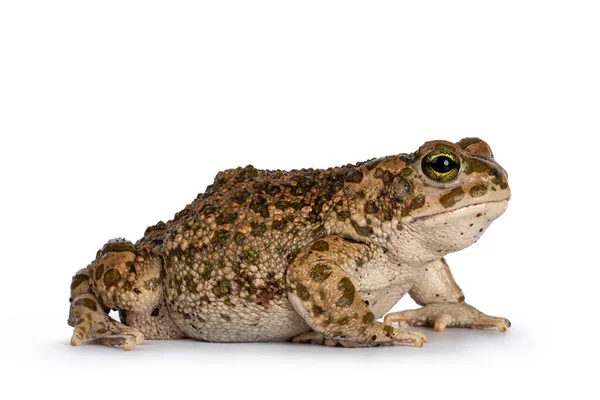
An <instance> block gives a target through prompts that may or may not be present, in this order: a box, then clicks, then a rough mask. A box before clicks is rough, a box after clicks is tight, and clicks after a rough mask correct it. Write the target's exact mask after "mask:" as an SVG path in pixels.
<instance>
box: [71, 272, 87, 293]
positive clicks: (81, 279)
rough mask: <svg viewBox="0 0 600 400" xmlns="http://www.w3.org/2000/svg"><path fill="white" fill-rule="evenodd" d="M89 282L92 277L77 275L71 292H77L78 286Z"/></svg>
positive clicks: (72, 282)
mask: <svg viewBox="0 0 600 400" xmlns="http://www.w3.org/2000/svg"><path fill="white" fill-rule="evenodd" d="M89 280H90V277H89V276H87V275H85V274H79V275H75V276H74V277H73V280H72V281H71V291H73V290H75V289H76V288H77V286H79V285H81V284H82V283H83V282H87V281H89Z"/></svg>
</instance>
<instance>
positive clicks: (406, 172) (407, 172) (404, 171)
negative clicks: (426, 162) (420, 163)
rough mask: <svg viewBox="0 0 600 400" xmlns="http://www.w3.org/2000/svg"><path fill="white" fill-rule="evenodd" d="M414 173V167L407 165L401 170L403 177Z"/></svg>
mask: <svg viewBox="0 0 600 400" xmlns="http://www.w3.org/2000/svg"><path fill="white" fill-rule="evenodd" d="M414 173H415V171H413V169H412V168H409V167H406V168H402V170H401V171H400V176H401V177H403V178H406V177H408V176H411V175H412V174H414Z"/></svg>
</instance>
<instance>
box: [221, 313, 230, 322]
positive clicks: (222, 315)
mask: <svg viewBox="0 0 600 400" xmlns="http://www.w3.org/2000/svg"><path fill="white" fill-rule="evenodd" d="M219 315H220V316H221V318H222V319H224V320H225V321H227V322H230V321H231V317H230V316H229V315H227V314H219Z"/></svg>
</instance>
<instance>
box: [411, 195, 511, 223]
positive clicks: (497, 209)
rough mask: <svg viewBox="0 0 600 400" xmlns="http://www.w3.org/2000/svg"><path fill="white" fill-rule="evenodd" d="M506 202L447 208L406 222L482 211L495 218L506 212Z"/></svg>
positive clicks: (489, 202)
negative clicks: (484, 210) (485, 210)
mask: <svg viewBox="0 0 600 400" xmlns="http://www.w3.org/2000/svg"><path fill="white" fill-rule="evenodd" d="M508 200H509V198H507V199H503V200H494V201H485V202H480V203H473V204H469V205H466V206H461V207H457V208H449V209H445V210H440V211H436V212H432V213H430V214H424V215H419V216H417V217H409V218H408V220H409V221H413V222H415V221H422V220H425V219H429V218H434V217H436V216H440V215H452V214H463V213H464V214H470V213H478V212H480V211H481V210H482V209H487V210H488V212H489V213H491V214H492V215H493V216H494V218H497V217H499V216H500V215H502V214H503V213H504V211H506V208H507V207H508Z"/></svg>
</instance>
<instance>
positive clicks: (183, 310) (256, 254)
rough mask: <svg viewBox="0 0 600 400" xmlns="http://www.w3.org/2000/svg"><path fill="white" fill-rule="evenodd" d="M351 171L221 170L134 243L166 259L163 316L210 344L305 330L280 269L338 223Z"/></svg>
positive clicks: (281, 337) (277, 336)
mask: <svg viewBox="0 0 600 400" xmlns="http://www.w3.org/2000/svg"><path fill="white" fill-rule="evenodd" d="M355 169H356V166H351V165H348V166H345V167H338V168H332V169H328V170H312V169H309V170H295V171H290V172H284V171H262V170H257V169H255V168H254V167H252V166H248V167H245V168H237V169H231V170H227V171H224V172H220V173H219V174H218V175H217V176H216V178H215V182H214V184H213V185H211V186H209V187H208V188H207V191H206V193H203V194H200V195H199V196H198V197H197V199H196V200H195V201H194V202H193V203H191V204H189V205H188V206H187V207H186V208H185V209H184V210H183V211H181V212H179V213H178V214H177V215H176V216H175V219H174V220H173V221H171V222H168V223H167V224H164V223H159V224H158V225H155V226H154V227H151V228H149V229H148V230H147V231H146V234H145V236H144V238H143V239H142V240H141V241H140V242H139V243H138V244H136V246H137V247H138V248H145V249H147V250H148V251H149V252H151V253H155V254H160V255H162V257H163V260H164V269H165V273H166V276H165V281H164V283H165V286H164V288H165V296H166V304H167V307H168V309H169V314H170V315H171V317H172V318H173V321H174V322H175V323H176V325H177V326H179V328H180V329H182V330H183V332H184V333H185V335H187V336H189V337H192V338H197V339H202V340H209V341H257V340H269V341H270V340H285V339H289V338H290V337H291V336H293V335H295V334H298V333H301V332H304V331H308V330H310V328H309V327H308V325H306V323H305V322H304V321H303V319H302V318H301V317H300V316H299V315H298V314H297V313H296V312H294V310H293V309H292V307H291V305H290V303H289V302H288V299H287V296H286V290H285V287H286V285H285V271H286V268H287V265H288V264H289V262H290V260H291V259H292V258H293V257H294V255H295V254H296V252H297V251H298V250H299V249H301V248H302V247H303V246H305V245H306V244H307V243H309V242H311V241H313V240H315V239H318V238H320V237H324V236H326V235H327V234H328V232H327V229H326V226H325V224H324V222H325V218H326V215H327V212H328V210H335V211H336V212H337V215H340V216H344V208H345V205H344V201H343V200H342V199H341V193H340V192H341V189H342V188H343V182H344V180H346V179H349V175H350V179H351V174H352V171H354V170H355Z"/></svg>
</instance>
